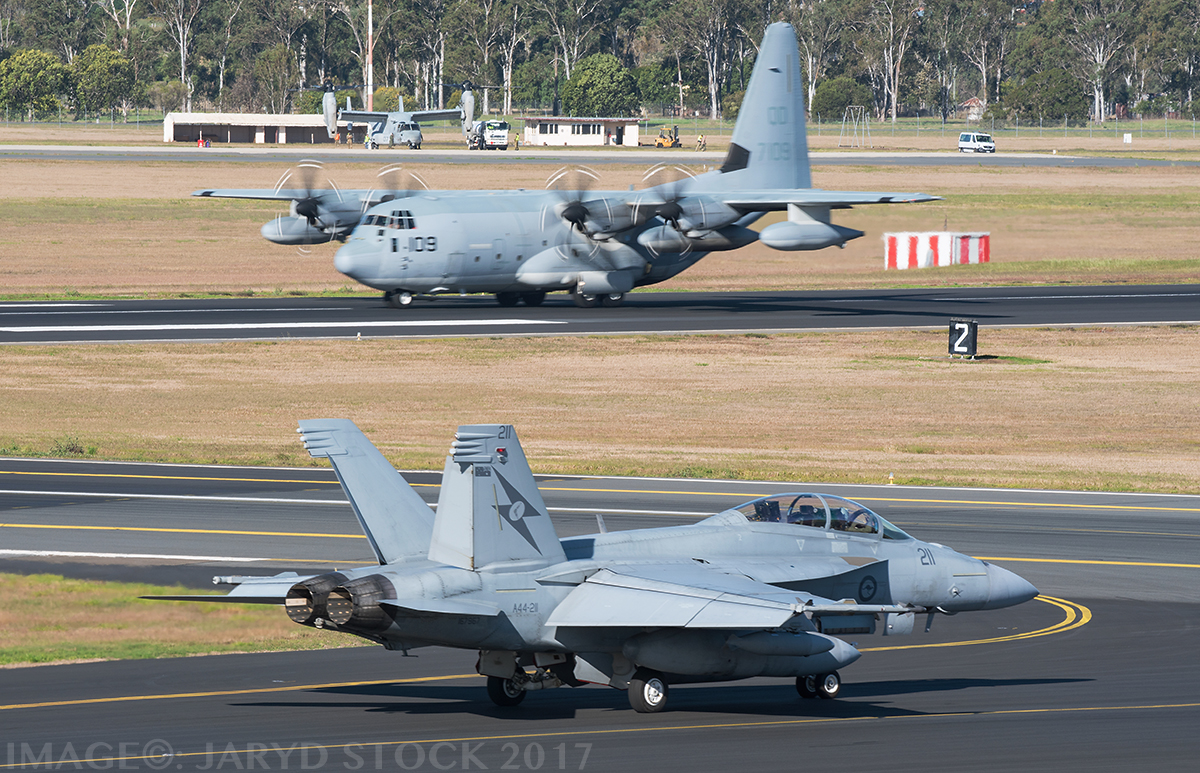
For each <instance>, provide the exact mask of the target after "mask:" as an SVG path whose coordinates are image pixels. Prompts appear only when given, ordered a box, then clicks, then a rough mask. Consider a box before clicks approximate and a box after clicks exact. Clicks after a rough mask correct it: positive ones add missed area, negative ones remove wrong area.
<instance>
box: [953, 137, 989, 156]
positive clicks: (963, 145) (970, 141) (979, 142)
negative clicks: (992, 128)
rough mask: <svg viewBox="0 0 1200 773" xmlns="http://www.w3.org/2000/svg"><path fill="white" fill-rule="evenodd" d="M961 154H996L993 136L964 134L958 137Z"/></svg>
mask: <svg viewBox="0 0 1200 773" xmlns="http://www.w3.org/2000/svg"><path fill="white" fill-rule="evenodd" d="M958 152H959V153H995V152H996V143H995V142H993V141H992V135H990V134H979V133H977V132H963V133H962V134H960V135H958Z"/></svg>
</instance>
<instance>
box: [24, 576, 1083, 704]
mask: <svg viewBox="0 0 1200 773" xmlns="http://www.w3.org/2000/svg"><path fill="white" fill-rule="evenodd" d="M1035 600H1036V601H1043V602H1045V603H1047V604H1052V605H1054V606H1056V607H1058V608H1060V609H1062V610H1063V611H1064V612H1066V617H1065V618H1064V619H1063V620H1061V621H1060V622H1058V623H1055V624H1054V625H1051V626H1048V627H1046V628H1041V629H1038V630H1036V631H1029V632H1027V633H1022V634H1014V635H1011V636H997V637H995V638H992V639H973V640H969V641H958V642H941V643H938V644H915V645H910V646H905V647H872V648H868V649H863V650H861V651H862V652H881V651H885V650H901V649H920V648H925V647H965V646H968V645H975V644H992V643H1000V642H1007V641H1016V640H1018V639H1032V638H1035V637H1038V636H1049V635H1051V634H1055V633H1062V632H1064V631H1070V630H1073V629H1075V628H1079V627H1081V626H1083V625H1086V624H1087V623H1088V621H1090V620H1091V619H1092V612H1091V610H1089V609H1088V608H1087V607H1085V606H1083V605H1081V604H1076V603H1074V602H1071V601H1066V600H1064V599H1056V598H1052V597H1050V596H1038V597H1037V599H1035ZM478 676H479V675H478V674H451V675H447V676H419V677H413V678H410V679H377V680H372V681H367V682H331V683H328V684H297V685H290V686H288V687H255V688H250V689H245V690H212V691H207V692H186V693H166V694H158V695H120V696H114V697H109V698H80V699H78V700H64V701H45V702H43V703H13V704H9V705H7V706H0V711H11V710H13V709H39V708H47V707H52V706H86V705H92V704H101V703H122V702H126V701H152V700H169V699H175V698H212V697H222V696H226V695H254V694H261V693H275V692H296V691H299V690H325V689H331V688H335V687H364V686H369V685H378V684H414V683H420V682H437V681H442V680H449V679H473V678H476V677H478Z"/></svg>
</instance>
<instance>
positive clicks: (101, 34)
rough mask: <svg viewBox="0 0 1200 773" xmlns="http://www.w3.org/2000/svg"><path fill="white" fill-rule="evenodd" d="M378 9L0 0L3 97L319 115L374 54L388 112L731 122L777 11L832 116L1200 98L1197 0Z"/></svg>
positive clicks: (628, 1)
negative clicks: (469, 88) (459, 104)
mask: <svg viewBox="0 0 1200 773" xmlns="http://www.w3.org/2000/svg"><path fill="white" fill-rule="evenodd" d="M371 17H372V24H371V25H370V27H371V29H370V30H369V29H368V26H369V25H368V4H367V0H0V105H3V106H4V107H5V108H6V109H8V110H9V111H13V112H15V113H16V114H17V115H20V116H28V117H34V116H37V115H45V114H48V113H53V112H56V111H62V110H67V111H70V112H73V113H74V114H75V115H76V116H77V117H78V116H86V115H88V114H95V113H102V112H110V111H111V112H116V111H120V112H121V113H123V114H127V113H128V112H129V111H130V110H131V109H132V108H134V107H137V106H152V107H155V108H157V109H160V110H163V111H167V110H193V109H195V110H204V111H210V110H216V111H240V112H288V111H293V110H297V111H302V112H307V111H313V110H316V109H317V108H318V105H319V101H320V100H319V95H317V94H316V92H305V91H304V90H303V89H305V88H312V87H319V86H320V85H321V84H325V83H330V84H333V85H335V86H337V87H349V88H351V89H361V88H362V84H365V83H366V82H367V80H368V79H367V71H366V68H367V63H368V61H369V60H373V70H372V74H373V82H374V84H376V85H377V86H378V87H379V90H378V92H377V93H378V94H379V95H380V97H381V99H382V100H383V101H385V102H391V104H379V105H377V109H388V108H389V107H392V106H393V105H394V100H395V99H396V98H397V97H401V96H402V97H403V98H404V100H405V105H406V107H409V106H415V107H423V108H434V107H444V106H446V105H447V103H448V102H451V98H452V94H453V92H454V91H455V90H456V89H457V88H459V86H458V85H457V84H461V83H463V82H471V83H474V84H476V86H477V87H478V86H490V87H492V88H489V89H486V90H485V91H484V96H483V104H484V107H485V109H487V108H489V107H491V106H492V103H494V106H495V107H496V108H498V109H499V111H500V112H503V113H505V114H512V113H514V112H516V111H518V110H527V109H550V108H551V107H552V106H555V107H557V106H558V104H559V103H561V107H562V109H563V111H564V112H566V113H568V114H577V115H582V114H589V115H597V114H633V113H637V112H638V111H639V110H642V111H646V112H647V113H666V114H681V113H686V114H700V115H707V116H713V117H725V118H731V117H734V116H735V115H736V111H737V108H738V106H739V105H740V102H741V97H742V94H743V93H744V91H745V88H746V84H747V81H748V79H749V76H750V71H751V69H752V67H753V63H754V56H755V53H756V51H757V46H758V45H759V43H760V42H761V39H762V34H763V30H764V28H765V27H766V25H767V24H769V23H771V22H774V21H788V22H791V23H792V24H793V25H794V27H795V28H796V33H797V38H798V40H799V44H800V59H801V61H800V66H801V70H802V72H803V78H804V81H805V87H806V94H807V97H808V107H809V112H810V114H812V113H817V114H821V115H823V116H825V119H826V120H838V119H840V118H841V112H842V110H843V109H844V108H845V107H846V106H847V105H851V104H854V105H863V106H864V107H866V108H867V109H868V110H870V111H871V112H872V113H873V114H874V115H875V116H876V118H877V120H878V119H890V120H893V121H894V120H896V118H897V117H899V116H903V115H913V114H917V115H932V116H940V117H943V118H945V117H949V116H951V115H953V114H955V113H956V111H958V110H959V107H960V105H961V104H962V103H963V102H964V101H966V100H967V99H968V98H971V97H975V98H977V99H978V100H979V103H981V105H980V107H981V108H982V109H985V110H987V111H988V113H990V114H991V115H993V116H1000V117H1007V116H1016V117H1018V118H1021V117H1026V118H1036V117H1039V116H1045V117H1047V118H1054V119H1061V118H1063V117H1067V118H1069V119H1072V120H1077V121H1082V120H1087V119H1091V120H1095V121H1102V120H1104V119H1105V118H1107V117H1109V116H1112V115H1122V114H1126V113H1153V114H1156V115H1161V114H1169V113H1178V114H1190V113H1194V112H1195V108H1196V107H1200V105H1197V103H1196V97H1197V95H1196V94H1195V93H1194V91H1195V89H1196V87H1197V82H1198V80H1200V2H1197V0H1138V1H1137V2H1135V0H1044V1H1043V0H1029V1H1022V2H1016V1H1015V0H620V1H619V2H618V0H374V2H373V5H372V8H371ZM369 32H370V34H369ZM368 48H370V56H368ZM451 84H456V85H451ZM358 100H359V104H360V105H361V91H360V92H359V97H358Z"/></svg>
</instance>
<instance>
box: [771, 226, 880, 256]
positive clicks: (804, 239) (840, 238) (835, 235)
mask: <svg viewBox="0 0 1200 773" xmlns="http://www.w3.org/2000/svg"><path fill="white" fill-rule="evenodd" d="M862 235H863V232H862V231H856V230H855V229H853V228H846V227H844V226H840V225H833V224H832V223H821V222H817V221H815V220H810V221H808V222H803V223H796V222H792V221H790V220H788V221H784V222H782V223H773V224H772V225H769V226H767V227H766V228H764V229H762V233H760V234H759V235H758V240H759V241H760V242H762V243H763V244H765V245H767V246H768V247H770V248H771V249H773V250H789V251H791V250H820V249H824V248H826V247H832V246H834V245H835V244H836V245H837V246H838V247H841V246H843V245H845V243H846V242H848V241H850V240H851V239H857V238H858V237H860V236H862Z"/></svg>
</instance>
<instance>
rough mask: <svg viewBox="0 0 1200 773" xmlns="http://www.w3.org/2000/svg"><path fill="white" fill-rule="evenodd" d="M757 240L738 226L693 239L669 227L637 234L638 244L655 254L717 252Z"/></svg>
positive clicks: (754, 235)
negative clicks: (693, 251) (695, 251)
mask: <svg viewBox="0 0 1200 773" xmlns="http://www.w3.org/2000/svg"><path fill="white" fill-rule="evenodd" d="M758 238H759V235H758V234H757V233H755V232H754V231H751V230H750V229H749V228H743V227H742V226H740V225H727V226H725V227H724V228H721V229H719V230H717V231H709V232H708V233H706V234H703V235H701V236H695V237H689V236H684V235H683V234H681V233H679V232H678V231H676V230H675V229H674V228H672V227H671V226H669V225H662V226H659V227H658V228H651V229H648V230H646V231H643V232H642V233H640V234H638V244H640V245H642V246H643V247H645V248H646V249H648V250H650V251H651V252H654V253H655V254H659V253H664V252H689V251H691V250H699V251H701V252H719V251H720V250H736V249H738V248H739V247H745V246H746V245H747V244H750V243H751V242H753V241H754V240H755V239H758Z"/></svg>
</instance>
